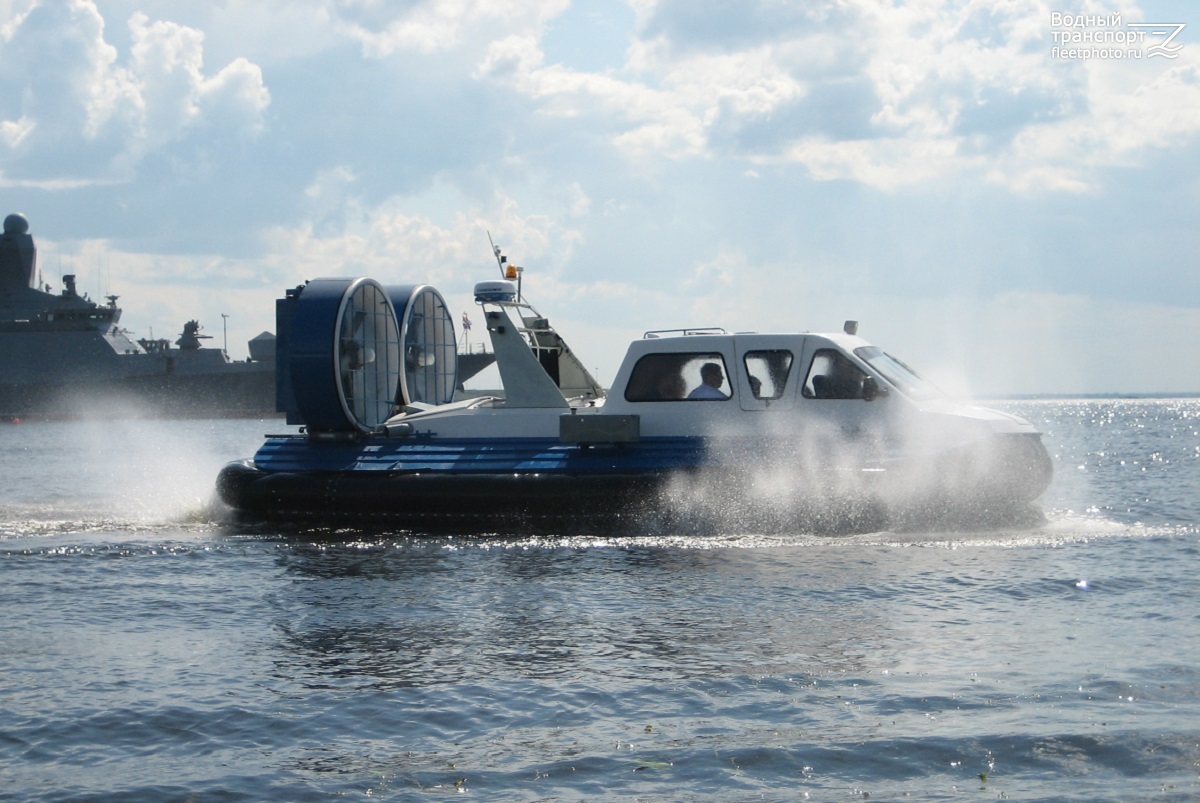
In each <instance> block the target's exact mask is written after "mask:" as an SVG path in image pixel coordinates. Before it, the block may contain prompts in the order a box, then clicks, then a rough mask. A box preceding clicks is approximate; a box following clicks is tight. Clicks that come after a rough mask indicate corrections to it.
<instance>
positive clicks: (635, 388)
mask: <svg viewBox="0 0 1200 803" xmlns="http://www.w3.org/2000/svg"><path fill="white" fill-rule="evenodd" d="M730 395H732V394H731V391H730V387H729V379H728V373H727V372H726V370H725V360H724V359H723V358H722V357H721V355H720V354H716V353H692V352H688V353H682V354H647V355H646V356H645V357H642V358H641V359H640V360H638V361H637V365H635V366H633V371H632V372H631V373H630V375H629V384H628V385H626V387H625V400H626V401H631V402H646V401H696V400H702V401H707V400H714V401H720V400H722V399H728V398H729V397H730Z"/></svg>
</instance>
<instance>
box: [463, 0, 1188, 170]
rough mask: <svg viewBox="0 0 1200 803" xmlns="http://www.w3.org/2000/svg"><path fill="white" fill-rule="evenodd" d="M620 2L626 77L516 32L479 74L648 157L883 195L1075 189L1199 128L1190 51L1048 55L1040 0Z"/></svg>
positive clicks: (1045, 13) (1047, 12)
mask: <svg viewBox="0 0 1200 803" xmlns="http://www.w3.org/2000/svg"><path fill="white" fill-rule="evenodd" d="M634 5H635V6H636V7H637V9H638V11H639V15H640V19H641V20H642V23H641V29H640V31H639V32H638V35H637V36H636V37H635V38H634V42H633V44H632V45H631V47H630V49H629V54H628V60H627V63H626V65H625V68H624V70H621V71H618V72H617V73H612V72H611V71H610V72H606V73H603V74H601V73H591V72H581V71H576V70H572V69H570V68H568V67H566V66H564V65H562V64H546V63H544V56H543V54H542V51H541V50H540V48H539V40H538V38H537V36H536V33H534V32H531V33H528V34H523V35H520V36H517V35H513V36H509V37H506V38H501V39H497V40H495V41H493V42H492V44H491V46H490V48H489V49H488V51H487V54H486V56H485V58H484V59H483V60H482V62H481V64H480V67H479V70H478V74H479V75H480V76H481V77H486V78H488V79H490V80H493V81H496V82H500V83H503V84H505V85H507V86H509V87H511V88H512V89H514V90H516V91H518V92H520V93H522V94H524V95H526V96H528V97H530V98H532V99H534V100H535V101H536V102H537V103H538V104H539V108H540V109H541V110H542V111H544V112H546V113H550V114H555V115H564V116H572V117H577V118H584V119H594V120H597V121H603V123H602V124H604V125H606V126H608V127H609V128H610V129H611V130H610V138H611V142H612V143H613V145H615V146H616V147H617V148H619V149H621V150H622V151H624V152H626V153H627V154H628V155H631V156H634V157H644V158H646V160H647V161H650V160H653V159H659V158H663V157H666V158H672V159H687V158H712V157H715V156H718V155H720V156H727V157H732V158H740V159H744V160H745V161H746V162H748V163H751V164H753V165H772V164H774V165H788V164H795V165H801V166H804V167H805V168H807V169H808V170H809V171H810V174H811V175H812V176H813V177H814V178H816V179H818V180H835V179H837V180H850V181H855V182H860V183H863V184H866V185H869V186H873V187H877V188H881V189H885V190H889V191H894V190H895V189H897V188H898V187H901V186H911V185H921V184H926V183H930V182H934V181H941V180H945V179H947V178H949V177H954V176H960V177H966V176H975V177H978V178H986V179H987V180H990V181H992V182H995V183H998V184H1001V185H1004V186H1006V187H1008V188H1009V189H1013V190H1018V191H1025V190H1034V189H1049V190H1054V191H1067V192H1079V191H1084V190H1087V189H1094V187H1095V172H1094V171H1095V170H1096V169H1097V168H1103V167H1108V166H1113V165H1123V164H1128V163H1129V162H1130V161H1132V160H1136V159H1138V158H1139V157H1140V156H1141V155H1142V154H1144V153H1145V152H1146V151H1147V150H1149V149H1154V148H1160V147H1163V145H1164V144H1166V143H1177V142H1180V141H1184V140H1188V139H1194V138H1195V137H1196V136H1197V134H1200V94H1198V93H1200V86H1198V84H1197V80H1196V75H1197V69H1198V65H1200V61H1198V59H1200V54H1198V53H1195V52H1193V51H1186V50H1185V52H1184V53H1183V54H1182V56H1181V57H1180V58H1179V61H1178V63H1176V64H1169V63H1166V61H1165V60H1164V59H1150V60H1145V59H1143V60H1142V61H1140V62H1138V63H1136V64H1131V63H1129V62H1125V61H1117V62H1110V61H1104V60H1102V59H1092V60H1074V61H1071V60H1062V59H1060V60H1057V61H1056V60H1055V59H1054V58H1053V57H1052V54H1051V45H1052V40H1051V27H1050V23H1051V11H1052V8H1051V6H1050V5H1049V4H1047V3H1046V2H1045V1H1044V0H1013V2H1010V3H1005V4H1003V5H998V4H995V3H981V2H927V3H908V4H901V5H893V4H880V3H875V2H869V0H854V2H847V3H840V4H837V5H836V6H834V5H827V4H822V5H820V6H811V7H809V6H806V7H803V8H798V7H795V6H792V5H791V4H771V3H755V4H750V5H747V4H743V3H735V4H729V3H712V4H703V5H698V4H694V3H678V2H668V1H667V0H663V1H662V2H658V3H652V2H650V1H649V0H643V1H642V2H639V3H636V4H634ZM735 7H736V8H735ZM735 11H736V12H737V13H736V14H735V13H734V12H735ZM1130 19H1132V17H1130ZM847 89H848V90H849V92H850V93H851V94H850V97H851V98H852V101H851V102H850V103H848V104H847V103H845V102H841V103H837V102H836V101H835V98H837V97H839V96H842V97H844V94H843V93H844V92H845V91H846V90H847ZM813 98H818V99H820V103H819V104H816V103H813V102H812V100H811V99H813ZM614 120H619V121H620V123H619V124H617V125H614ZM848 131H849V132H854V133H853V134H852V135H851V136H846V135H845V132H848Z"/></svg>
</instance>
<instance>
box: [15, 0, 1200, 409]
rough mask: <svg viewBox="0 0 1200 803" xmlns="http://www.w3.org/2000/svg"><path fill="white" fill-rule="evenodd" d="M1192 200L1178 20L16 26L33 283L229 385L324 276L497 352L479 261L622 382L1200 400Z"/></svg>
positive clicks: (968, 5)
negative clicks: (819, 378) (784, 369)
mask: <svg viewBox="0 0 1200 803" xmlns="http://www.w3.org/2000/svg"><path fill="white" fill-rule="evenodd" d="M1145 23H1155V25H1150V26H1149V27H1143V24H1145ZM1168 23H1171V24H1170V25H1168ZM1180 24H1182V25H1183V27H1182V28H1181V29H1180V28H1178V27H1177V26H1178V25H1180ZM1172 32H1174V34H1175V35H1174V36H1170V34H1171V33H1172ZM1156 46H1157V47H1158V49H1159V52H1158V53H1155V52H1154V49H1155V47H1156ZM1055 48H1059V49H1058V50H1055ZM1198 168H1200V5H1196V4H1194V3H1192V2H1168V1H1167V0H1161V1H1156V0H1144V2H1119V3H1118V2H1116V1H1115V0H1114V2H1113V3H1111V4H1105V3H1100V2H1092V0H1063V2H1058V0H1051V1H1050V2H1044V1H1043V0H992V1H991V2H978V1H977V0H964V1H963V2H939V1H938V0H914V2H891V0H886V1H884V2H880V1H879V0H836V1H833V2H798V1H796V0H791V1H789V0H623V1H622V0H435V1H434V2H428V1H427V0H405V1H404V2H392V1H389V0H0V214H8V213H10V212H21V213H24V214H25V215H26V216H27V217H28V219H29V222H30V233H31V234H33V235H34V237H35V239H36V241H37V244H38V248H39V267H40V269H41V271H42V276H43V280H44V281H45V282H46V283H47V284H51V285H53V286H54V287H55V288H58V287H61V281H60V277H61V276H62V275H64V274H68V273H74V274H76V275H77V276H78V284H79V287H80V289H81V291H86V292H88V293H89V294H90V295H91V297H92V298H94V299H98V298H100V297H102V296H104V295H108V294H115V295H118V296H119V297H120V301H119V304H120V305H121V306H122V307H123V308H124V316H123V318H122V325H123V326H125V327H126V328H127V329H129V330H130V331H131V332H132V333H133V334H134V336H135V337H149V336H151V335H153V336H155V337H174V336H176V335H178V333H179V332H180V331H181V329H182V325H183V323H184V322H185V321H187V320H189V319H193V318H196V319H199V320H200V322H201V324H202V326H203V327H204V333H205V334H208V335H210V336H212V337H213V340H212V341H209V342H210V344H215V345H219V346H220V345H224V344H225V343H226V342H227V343H228V350H229V352H230V355H231V356H232V357H234V358H235V359H241V358H244V357H245V356H246V354H247V347H246V342H247V341H248V340H249V339H250V338H251V337H254V336H255V335H257V334H259V333H260V332H262V331H272V330H273V329H274V299H276V298H277V297H280V296H282V295H283V292H284V291H285V290H286V289H287V288H289V287H294V286H296V285H299V284H302V283H303V282H304V281H305V280H307V279H312V278H317V277H325V276H370V277H372V278H375V279H378V280H379V281H381V282H383V283H385V284H393V283H394V284H408V283H427V284H431V285H433V286H434V287H436V288H438V289H439V290H440V291H441V292H442V294H443V295H444V296H445V297H446V299H447V301H448V302H449V304H450V306H451V308H452V309H453V311H454V317H455V321H456V324H457V322H458V319H459V315H460V314H461V312H467V313H468V314H469V315H471V316H472V317H473V318H475V319H478V318H479V317H480V316H479V315H478V310H477V308H476V307H475V306H474V304H473V301H472V292H471V291H472V288H473V286H474V284H475V283H476V282H479V281H485V280H490V279H494V278H497V268H496V263H495V261H494V260H493V258H492V254H491V249H490V246H489V243H488V236H489V233H490V235H491V237H492V238H493V239H494V240H495V242H496V244H497V245H499V246H500V247H501V248H502V249H503V251H504V253H505V254H506V255H507V256H508V257H509V259H510V261H512V262H514V263H517V264H519V265H521V266H523V267H524V268H525V273H524V277H525V279H524V289H525V291H526V293H527V296H528V298H529V299H530V300H531V301H533V303H534V304H535V305H536V306H537V307H538V309H539V310H540V311H541V312H542V313H543V314H544V315H546V316H547V317H549V318H550V320H551V321H552V322H553V323H554V325H555V326H556V327H557V328H558V330H559V331H560V332H561V333H562V334H563V335H564V337H566V338H567V340H568V342H569V343H570V344H571V346H572V348H573V349H574V351H575V352H576V353H577V354H578V355H579V356H580V357H581V358H582V359H583V361H584V362H585V364H587V365H588V367H589V368H591V369H592V370H593V371H594V372H595V374H596V376H597V378H598V379H600V381H601V382H602V383H607V382H608V381H610V380H611V379H612V377H613V375H614V374H615V372H616V369H617V367H618V365H619V364H620V360H621V358H622V356H623V354H624V351H625V348H626V346H627V344H628V342H629V341H630V340H632V339H636V338H639V337H641V335H642V333H643V332H645V331H647V330H654V329H668V328H676V327H701V326H721V327H724V328H725V329H727V330H729V331H761V332H769V331H838V330H840V329H841V327H842V323H843V321H845V320H847V319H855V320H858V321H859V322H860V326H859V333H860V334H861V335H862V336H864V337H865V338H867V339H868V340H870V341H871V342H873V343H875V344H877V345H879V346H881V347H883V348H884V349H885V350H887V351H888V352H890V353H892V354H894V355H895V356H897V357H899V358H900V359H902V360H904V361H905V362H907V363H909V364H910V365H912V366H913V367H914V368H916V369H917V370H918V371H919V372H921V373H923V374H925V375H926V376H928V377H929V378H931V379H933V381H935V382H936V383H937V384H939V385H941V386H942V387H943V388H944V389H946V390H947V391H949V392H951V393H952V394H970V395H976V396H984V397H986V396H996V395H1007V394H1034V393H1061V394H1082V393H1174V392H1178V393H1186V392H1200V271H1198V270H1197V268H1198V267H1200V225H1198V224H1200V169H1198ZM222 316H227V317H222ZM480 329H481V327H478V326H477V327H476V328H475V330H474V331H473V332H472V337H473V339H474V340H475V341H476V342H477V341H478V338H479V332H480Z"/></svg>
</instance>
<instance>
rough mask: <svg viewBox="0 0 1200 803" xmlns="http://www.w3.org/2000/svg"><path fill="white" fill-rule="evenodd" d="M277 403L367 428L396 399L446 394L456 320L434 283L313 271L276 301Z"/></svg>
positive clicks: (318, 423) (452, 375)
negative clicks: (318, 275) (393, 282)
mask: <svg viewBox="0 0 1200 803" xmlns="http://www.w3.org/2000/svg"><path fill="white" fill-rule="evenodd" d="M275 323H276V337H277V340H276V354H275V363H276V386H275V392H276V409H278V410H279V411H280V412H284V413H287V421H288V423H289V424H302V425H305V426H307V427H308V429H309V430H310V431H316V432H370V431H372V430H374V429H376V428H378V427H379V426H380V425H381V424H382V423H383V422H384V421H386V420H387V419H388V418H389V417H391V416H392V415H393V414H394V413H395V412H396V410H397V409H398V408H400V407H403V406H405V405H409V404H414V403H429V404H445V403H446V402H449V401H451V400H452V399H453V397H454V389H455V387H456V385H457V383H458V365H457V359H456V353H455V334H454V322H453V319H452V318H451V317H450V312H449V310H448V309H447V307H446V302H445V300H444V299H443V298H442V296H441V294H440V293H438V291H437V290H435V289H434V288H432V287H430V286H428V285H403V286H394V287H384V286H382V285H380V284H379V283H378V282H376V281H375V280H373V279H368V278H362V277H359V278H352V279H344V278H322V279H312V280H310V281H309V282H307V283H306V284H304V285H301V286H299V287H296V288H294V289H291V290H288V291H287V293H286V295H285V297H284V298H281V299H278V300H277V301H276V302H275Z"/></svg>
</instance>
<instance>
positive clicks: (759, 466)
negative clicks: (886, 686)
mask: <svg viewBox="0 0 1200 803" xmlns="http://www.w3.org/2000/svg"><path fill="white" fill-rule="evenodd" d="M496 255H497V260H498V262H499V263H500V266H501V269H502V277H503V278H502V279H500V280H497V281H488V282H482V283H480V284H478V285H477V286H476V288H475V300H476V302H477V303H478V304H479V305H480V307H481V308H482V310H483V315H484V320H485V322H486V326H487V331H488V334H489V336H490V339H491V343H492V348H493V352H494V354H495V359H496V365H497V369H498V372H499V378H500V383H501V385H502V390H501V391H500V392H497V393H496V394H495V395H488V396H479V397H473V398H456V393H455V390H456V387H457V385H458V382H457V376H456V368H455V359H454V357H455V332H454V322H453V320H452V318H451V316H450V313H449V311H448V308H447V305H446V302H445V300H444V299H443V298H442V296H441V294H440V293H439V292H438V291H437V290H436V289H434V288H432V287H430V286H428V285H406V286H384V285H382V284H380V283H378V282H376V281H375V280H373V279H369V278H341V279H314V280H311V281H309V282H308V283H307V284H305V285H303V286H301V287H297V288H295V289H292V290H289V291H288V292H287V293H286V294H285V297H284V298H282V299H279V300H278V301H277V302H276V319H277V320H276V322H277V333H278V335H277V337H278V340H277V345H276V359H277V371H276V376H277V383H278V384H277V402H278V406H279V409H280V411H281V412H286V413H287V416H288V418H287V420H288V423H289V424H297V425H300V426H301V427H302V429H301V431H300V432H299V433H297V434H282V435H269V436H267V438H266V441H265V442H264V443H263V445H262V446H261V448H259V450H258V452H257V453H256V454H255V455H254V456H253V457H252V458H250V459H246V460H240V461H237V462H234V463H231V464H229V465H227V466H226V467H225V468H224V469H223V470H222V471H221V473H220V475H219V477H218V480H217V489H218V493H219V495H220V497H221V499H222V500H223V501H224V502H225V503H227V504H228V505H229V506H231V507H232V508H233V509H234V510H235V511H237V512H238V513H239V514H240V515H241V516H243V517H249V518H258V519H267V520H273V521H297V522H303V521H315V520H319V521H325V522H340V521H346V522H350V521H371V520H386V521H388V522H390V523H394V524H395V525H396V526H403V527H412V528H417V529H422V530H438V531H442V530H450V531H455V532H469V533H495V532H508V533H511V532H524V531H545V530H553V531H565V530H571V531H587V532H601V531H603V532H621V533H631V534H636V533H640V532H662V531H664V530H670V531H680V530H686V531H689V532H694V531H701V530H702V531H715V532H752V531H780V530H795V529H803V530H810V531H811V530H818V531H827V532H848V531H862V530H867V529H878V528H882V527H895V526H904V523H905V522H906V521H910V520H911V519H912V517H913V516H922V517H925V518H926V519H929V518H932V519H934V520H935V521H936V520H940V519H941V518H944V517H947V516H956V517H958V518H959V519H960V520H961V519H962V518H963V517H964V516H966V517H983V518H986V519H988V520H989V521H991V520H996V519H997V517H1001V518H1003V517H1006V516H1009V515H1013V514H1020V515H1024V514H1025V513H1027V512H1028V511H1029V509H1030V503H1031V502H1033V501H1034V500H1036V499H1037V497H1038V496H1040V495H1041V494H1042V493H1043V492H1044V491H1045V490H1046V488H1047V487H1048V485H1049V482H1050V478H1051V461H1050V458H1049V455H1048V454H1047V452H1046V449H1045V447H1044V445H1043V444H1042V441H1041V435H1040V433H1039V432H1038V431H1037V430H1036V429H1035V428H1034V427H1033V425H1031V424H1030V423H1029V422H1028V421H1025V420H1024V419H1021V418H1019V417H1017V416H1014V415H1010V414H1007V413H1003V412H1000V411H996V410H992V409H988V408H985V407H980V406H976V405H973V404H967V403H960V402H955V401H952V400H950V399H948V398H946V397H945V396H943V394H941V393H940V392H939V391H937V390H936V389H935V388H934V387H933V386H932V385H930V384H929V383H928V382H926V381H925V380H924V379H922V378H921V377H920V376H919V375H918V374H917V373H916V372H914V371H913V370H912V369H910V368H909V367H908V366H907V365H905V364H904V363H903V362H901V361H900V360H897V359H895V358H894V357H892V356H890V355H889V354H888V353H886V352H884V351H883V350H882V349H880V348H878V347H876V346H874V345H872V344H871V343H869V342H867V341H866V340H864V339H862V338H861V337H859V336H858V335H857V324H855V323H854V322H847V324H846V326H844V327H843V330H842V331H841V332H834V333H826V334H816V333H807V332H806V333H793V334H766V333H742V332H738V333H729V332H726V331H724V330H722V329H710V328H705V329H686V330H670V331H650V332H647V333H646V334H645V335H644V337H642V338H641V339H639V340H636V341H634V342H633V343H631V344H630V346H629V349H628V352H627V354H626V356H625V359H624V361H623V363H622V364H621V367H620V369H619V370H618V371H617V374H616V376H615V378H614V380H613V382H612V385H611V388H610V389H609V390H608V391H606V390H605V389H604V388H603V387H602V386H601V385H600V384H599V383H598V382H597V381H596V380H595V378H594V377H593V376H592V375H591V373H590V372H589V371H588V370H587V369H586V368H585V367H584V365H583V363H582V362H581V361H580V360H579V359H578V358H577V357H576V355H575V354H574V352H573V351H572V350H571V349H570V348H569V347H568V346H567V344H566V342H565V340H564V339H563V338H562V336H561V335H560V334H559V333H558V332H557V331H556V330H555V329H554V328H553V327H552V326H551V325H550V322H549V320H548V319H547V318H546V317H545V316H543V315H541V314H540V313H539V312H538V311H537V310H536V309H535V308H534V307H533V306H532V305H531V304H530V303H529V302H528V301H527V300H526V299H525V298H524V295H523V292H522V288H521V278H522V272H521V271H520V270H519V269H516V268H515V266H512V265H506V264H505V260H504V258H503V257H501V256H500V254H499V249H496Z"/></svg>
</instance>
